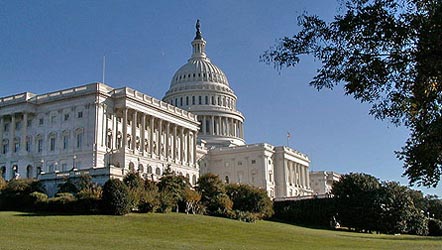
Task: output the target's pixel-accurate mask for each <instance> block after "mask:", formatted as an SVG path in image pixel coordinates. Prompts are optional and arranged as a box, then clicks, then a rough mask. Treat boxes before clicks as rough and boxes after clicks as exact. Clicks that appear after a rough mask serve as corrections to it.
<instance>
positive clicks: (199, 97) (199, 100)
mask: <svg viewBox="0 0 442 250" xmlns="http://www.w3.org/2000/svg"><path fill="white" fill-rule="evenodd" d="M198 104H199V105H201V104H203V102H202V98H201V96H198Z"/></svg>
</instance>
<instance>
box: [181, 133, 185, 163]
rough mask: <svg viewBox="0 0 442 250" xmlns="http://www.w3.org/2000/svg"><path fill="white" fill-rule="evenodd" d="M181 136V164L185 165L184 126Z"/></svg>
mask: <svg viewBox="0 0 442 250" xmlns="http://www.w3.org/2000/svg"><path fill="white" fill-rule="evenodd" d="M180 136H181V141H180V161H181V164H183V165H184V158H185V157H184V128H183V127H181V132H180Z"/></svg>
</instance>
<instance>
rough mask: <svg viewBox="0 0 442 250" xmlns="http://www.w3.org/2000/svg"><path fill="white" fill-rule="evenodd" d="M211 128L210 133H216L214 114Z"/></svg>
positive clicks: (211, 119)
mask: <svg viewBox="0 0 442 250" xmlns="http://www.w3.org/2000/svg"><path fill="white" fill-rule="evenodd" d="M210 123H211V128H210V134H212V135H215V117H214V116H213V115H212V116H211V118H210Z"/></svg>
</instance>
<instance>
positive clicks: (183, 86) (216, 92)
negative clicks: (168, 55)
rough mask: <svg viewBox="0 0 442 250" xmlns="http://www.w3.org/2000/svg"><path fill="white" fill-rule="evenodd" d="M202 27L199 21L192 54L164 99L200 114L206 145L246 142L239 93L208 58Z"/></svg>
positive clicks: (200, 136) (174, 79) (218, 145)
mask: <svg viewBox="0 0 442 250" xmlns="http://www.w3.org/2000/svg"><path fill="white" fill-rule="evenodd" d="M199 28H200V27H199V21H198V22H197V25H196V29H197V31H196V36H195V38H194V40H193V41H192V48H193V53H192V56H191V57H190V59H189V60H188V61H187V63H186V64H184V65H183V66H182V67H181V68H179V69H178V70H177V71H176V73H175V75H174V76H173V78H172V80H171V82H170V88H169V90H168V91H167V92H166V95H165V96H164V98H163V101H164V102H167V103H170V104H172V105H175V106H177V107H179V108H182V109H185V110H187V111H189V112H192V113H194V114H196V115H197V117H198V122H199V123H200V131H199V133H198V139H199V140H203V141H205V142H206V146H208V147H212V146H214V147H225V146H238V145H244V144H245V141H244V134H243V123H244V116H243V114H242V113H241V112H239V111H238V110H237V109H236V99H237V98H236V95H235V93H234V92H233V90H232V89H231V88H230V86H229V82H228V81H227V77H226V75H225V74H224V72H223V71H222V70H221V69H220V68H218V67H217V66H216V65H214V64H213V63H212V62H210V59H209V58H208V57H207V55H206V52H205V48H206V41H205V40H204V39H203V37H202V35H201V32H200V29H199Z"/></svg>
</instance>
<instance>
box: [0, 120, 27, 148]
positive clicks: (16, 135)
mask: <svg viewBox="0 0 442 250" xmlns="http://www.w3.org/2000/svg"><path fill="white" fill-rule="evenodd" d="M7 116H9V117H10V122H8V124H9V125H8V128H5V125H6V124H5V117H7ZM17 116H18V119H17ZM27 128H28V113H27V112H21V113H13V114H10V115H5V116H0V144H1V153H3V151H4V149H3V147H4V144H3V140H4V139H7V140H8V144H7V145H6V147H8V148H7V149H6V150H5V151H8V152H11V153H19V152H18V150H20V151H21V152H25V151H26V138H27ZM17 129H18V130H19V131H17ZM5 132H8V133H9V136H8V138H3V136H4V133H5ZM16 149H17V150H16Z"/></svg>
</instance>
